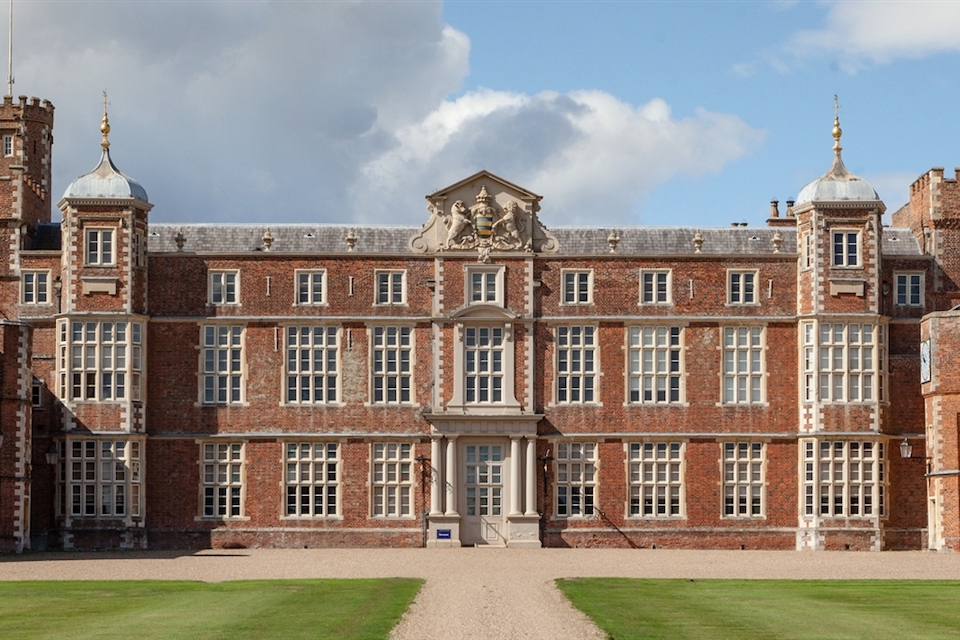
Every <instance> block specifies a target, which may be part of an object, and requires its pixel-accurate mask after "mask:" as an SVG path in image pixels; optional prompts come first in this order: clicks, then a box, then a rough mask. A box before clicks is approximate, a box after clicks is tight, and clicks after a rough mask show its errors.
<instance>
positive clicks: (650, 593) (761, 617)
mask: <svg viewBox="0 0 960 640" xmlns="http://www.w3.org/2000/svg"><path fill="white" fill-rule="evenodd" d="M557 586H558V587H559V588H560V590H561V591H562V592H563V593H564V594H565V595H566V596H567V598H569V599H570V601H571V602H572V603H573V605H574V606H575V607H577V608H578V609H580V610H581V611H583V612H584V613H585V614H587V616H589V617H590V618H591V619H592V620H593V621H594V622H595V623H596V624H597V626H599V627H600V628H601V629H602V630H603V631H604V632H605V633H606V634H607V635H608V637H609V638H610V639H611V640H629V639H632V638H698V639H701V638H724V639H727V638H730V639H737V638H750V639H757V638H778V639H780V638H786V639H790V638H798V639H799V638H803V639H805V640H806V639H811V638H830V639H836V638H868V639H870V640H875V639H876V638H912V639H926V638H931V639H932V638H957V637H960V607H958V606H957V603H958V602H960V581H942V580H636V579H628V578H577V579H561V580H557Z"/></svg>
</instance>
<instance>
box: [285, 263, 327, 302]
mask: <svg viewBox="0 0 960 640" xmlns="http://www.w3.org/2000/svg"><path fill="white" fill-rule="evenodd" d="M293 281H294V287H295V290H294V292H293V295H294V304H295V305H297V306H304V307H306V306H325V305H326V304H327V270H326V269H297V270H295V271H294V273H293Z"/></svg>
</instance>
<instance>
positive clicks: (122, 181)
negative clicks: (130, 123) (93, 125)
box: [63, 108, 149, 202]
mask: <svg viewBox="0 0 960 640" xmlns="http://www.w3.org/2000/svg"><path fill="white" fill-rule="evenodd" d="M100 131H101V132H102V133H103V140H102V141H101V142H100V146H101V147H103V154H102V155H101V156H100V164H98V165H97V168H96V169H94V170H93V171H91V172H90V173H88V174H86V175H83V176H80V177H79V178H77V179H76V180H74V181H73V182H71V183H70V186H68V187H67V190H66V191H65V192H64V193H63V198H64V199H67V198H84V199H87V198H96V199H102V198H107V199H122V200H126V199H130V198H133V199H136V200H142V201H144V202H149V200H148V199H147V192H146V190H145V189H144V188H143V187H142V186H140V183H139V182H137V181H136V180H134V179H133V178H128V177H127V176H125V175H123V174H122V173H120V170H119V169H117V167H116V166H115V165H114V164H113V161H112V160H111V159H110V141H109V139H108V134H109V133H110V122H109V120H108V119H107V110H106V108H104V110H103V122H102V123H101V124H100Z"/></svg>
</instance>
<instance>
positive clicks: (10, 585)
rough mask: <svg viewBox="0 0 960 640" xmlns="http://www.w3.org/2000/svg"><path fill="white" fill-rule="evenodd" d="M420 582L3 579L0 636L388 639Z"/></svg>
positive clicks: (265, 639) (10, 639)
mask: <svg viewBox="0 0 960 640" xmlns="http://www.w3.org/2000/svg"><path fill="white" fill-rule="evenodd" d="M422 583H423V581H422V580H414V579H399V578H392V579H388V580H256V581H253V580H251V581H238V582H220V583H215V584H208V583H202V582H186V581H183V582H179V581H176V582H174V581H170V582H167V581H159V580H158V581H152V580H140V581H89V582H87V581H70V582H56V581H49V582H0V638H3V639H4V640H12V639H14V638H31V639H33V638H97V639H103V638H124V639H128V638H137V639H138V640H141V639H147V638H204V639H206V638H230V639H231V640H233V639H238V638H256V639H257V640H267V639H268V638H284V639H287V638H350V639H351V640H353V639H354V638H386V637H387V636H388V635H389V633H390V629H391V628H393V626H394V625H395V624H396V623H397V622H398V621H399V620H400V616H401V615H403V612H404V611H406V609H407V607H409V606H410V603H411V602H413V598H414V596H416V595H417V591H419V590H420V585H421V584H422Z"/></svg>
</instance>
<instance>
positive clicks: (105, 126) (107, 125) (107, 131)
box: [100, 90, 110, 149]
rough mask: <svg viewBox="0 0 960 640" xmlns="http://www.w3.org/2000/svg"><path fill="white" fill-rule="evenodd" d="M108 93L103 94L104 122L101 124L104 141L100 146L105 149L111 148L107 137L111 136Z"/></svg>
mask: <svg viewBox="0 0 960 640" xmlns="http://www.w3.org/2000/svg"><path fill="white" fill-rule="evenodd" d="M107 104H109V103H108V102H107V92H106V90H104V92H103V121H102V122H101V123H100V133H102V134H103V140H101V141H100V146H101V147H103V148H104V149H109V148H110V140H108V139H107V136H108V135H110V120H109V119H108V118H107Z"/></svg>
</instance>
